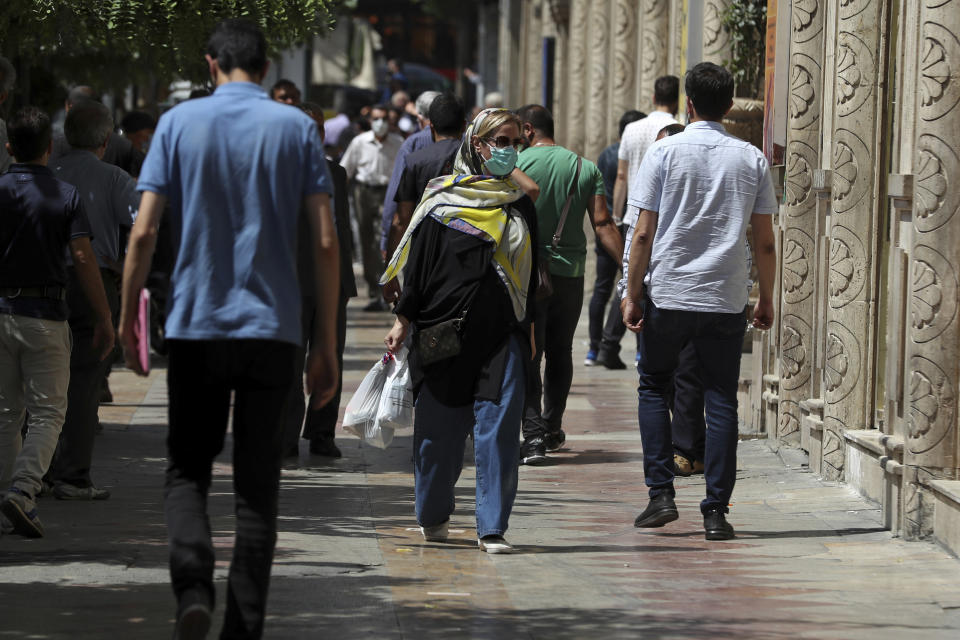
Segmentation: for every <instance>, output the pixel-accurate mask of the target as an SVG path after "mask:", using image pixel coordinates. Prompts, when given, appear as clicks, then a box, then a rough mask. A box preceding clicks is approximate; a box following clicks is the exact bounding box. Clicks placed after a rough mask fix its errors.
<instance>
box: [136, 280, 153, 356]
mask: <svg viewBox="0 0 960 640" xmlns="http://www.w3.org/2000/svg"><path fill="white" fill-rule="evenodd" d="M133 333H134V335H135V336H136V337H137V358H139V360H140V367H141V368H142V369H143V373H144V374H147V373H150V290H149V289H141V290H140V303H139V305H138V307H137V321H136V324H135V325H134V330H133Z"/></svg>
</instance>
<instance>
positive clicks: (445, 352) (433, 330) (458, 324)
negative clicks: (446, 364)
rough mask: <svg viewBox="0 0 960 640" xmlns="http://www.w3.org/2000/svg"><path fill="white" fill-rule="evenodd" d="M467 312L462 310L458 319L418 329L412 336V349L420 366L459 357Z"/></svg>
mask: <svg viewBox="0 0 960 640" xmlns="http://www.w3.org/2000/svg"><path fill="white" fill-rule="evenodd" d="M467 311H468V309H464V310H463V313H461V314H460V317H459V318H454V319H453V320H446V321H444V322H440V323H438V324H435V325H433V326H432V327H425V328H423V329H418V330H417V332H416V333H415V334H413V342H414V347H415V348H416V350H417V355H419V356H420V364H422V365H423V366H427V365H431V364H433V363H435V362H440V361H441V360H446V359H447V358H452V357H454V356H457V355H460V349H461V347H462V338H463V325H464V323H465V322H466V319H467Z"/></svg>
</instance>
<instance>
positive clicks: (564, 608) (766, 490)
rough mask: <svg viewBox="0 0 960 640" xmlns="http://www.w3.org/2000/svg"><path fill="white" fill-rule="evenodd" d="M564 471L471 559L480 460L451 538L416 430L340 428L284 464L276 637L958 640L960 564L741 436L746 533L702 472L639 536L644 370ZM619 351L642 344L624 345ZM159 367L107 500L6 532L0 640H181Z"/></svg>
mask: <svg viewBox="0 0 960 640" xmlns="http://www.w3.org/2000/svg"><path fill="white" fill-rule="evenodd" d="M360 304H361V302H356V301H355V303H354V305H351V311H350V331H349V334H348V338H347V344H348V345H349V346H348V348H347V354H346V364H345V369H346V378H345V387H346V390H345V394H344V395H345V400H346V398H349V395H350V392H351V391H352V390H353V389H354V388H356V385H357V384H358V383H359V381H360V379H361V378H362V377H363V375H364V373H365V372H366V371H367V369H368V368H369V366H370V365H372V363H373V361H374V359H375V358H376V357H377V356H378V355H379V354H380V353H381V350H382V349H381V346H380V345H381V340H382V338H383V335H384V333H385V330H386V327H387V325H388V322H389V316H388V315H387V314H364V313H361V312H359V311H358V310H357V309H358V307H359V305H360ZM585 333H586V327H585V319H584V320H583V321H582V322H581V327H580V329H579V334H578V338H577V343H576V345H575V351H574V356H575V361H576V372H575V380H574V388H573V393H572V395H571V400H570V403H569V405H568V414H567V418H566V421H565V428H566V430H567V433H568V439H567V449H566V450H565V451H563V452H560V453H559V454H557V455H555V456H553V463H552V464H551V465H549V466H545V467H538V468H529V467H524V468H521V472H520V494H519V497H518V500H517V504H516V507H515V509H514V514H513V517H512V519H511V528H510V531H509V532H508V539H509V540H510V541H511V542H512V543H513V544H514V545H516V546H517V548H518V551H519V553H518V554H516V555H513V556H488V555H486V554H483V553H481V552H479V551H478V550H477V548H476V539H475V535H474V530H473V526H474V520H473V513H472V511H473V504H472V503H473V467H472V459H471V454H470V453H469V452H468V454H467V458H468V459H467V460H466V466H465V469H464V474H463V478H462V479H461V481H460V484H459V487H458V510H457V512H456V514H455V516H454V518H453V521H452V531H451V534H452V535H451V541H450V543H448V544H427V543H424V542H423V541H422V539H421V537H420V535H419V532H418V530H417V529H416V522H415V519H414V515H413V477H412V463H411V434H410V433H409V432H407V433H401V434H399V435H398V437H397V438H396V440H395V441H394V442H393V444H392V445H391V446H390V447H389V448H388V449H386V450H385V451H380V450H377V449H373V448H370V447H367V446H360V445H359V443H358V441H357V440H356V439H355V438H352V437H349V436H346V435H343V436H341V437H340V444H341V448H342V449H343V451H344V458H343V459H341V460H337V461H332V462H329V461H328V462H325V461H324V459H320V458H311V457H310V456H308V455H307V453H306V447H305V446H304V447H303V448H302V450H303V453H302V457H301V460H300V464H298V465H296V466H294V467H292V468H289V469H287V470H285V472H284V481H283V485H282V489H281V505H280V510H281V518H280V524H279V528H280V534H279V542H278V545H277V554H276V562H275V565H274V571H273V581H272V585H271V593H270V605H269V613H270V615H269V619H268V622H267V631H266V637H267V638H320V637H331V638H341V639H346V638H378V639H394V638H397V639H399V638H444V639H452V638H491V639H492V638H498V639H499V638H545V639H546V638H551V639H553V638H571V639H574V638H705V639H706V638H711V639H713V638H731V637H739V638H757V639H773V638H818V639H820V638H831V639H832V638H864V639H867V638H870V639H881V638H920V637H923V638H924V639H925V640H932V639H936V638H945V639H946V638H951V639H953V638H957V637H960V562H958V561H957V560H956V559H954V558H952V557H951V556H949V555H948V554H947V553H946V552H944V551H943V550H942V549H940V548H938V547H936V546H933V545H932V544H927V543H905V542H903V541H901V540H899V539H895V538H892V537H891V536H890V534H889V533H887V532H886V531H884V530H883V529H882V528H881V526H880V521H879V511H878V510H877V509H876V507H875V505H871V504H868V503H867V502H865V501H864V500H862V499H860V498H859V497H858V496H856V495H854V493H853V492H852V491H850V490H849V489H848V488H846V487H843V486H838V485H834V484H829V483H824V482H821V481H818V480H817V479H816V478H814V477H813V476H812V475H811V474H810V473H808V472H807V471H806V470H805V469H803V468H786V467H785V466H784V464H783V463H782V462H781V460H780V459H779V458H778V457H776V456H775V455H773V454H771V453H770V452H769V450H768V449H767V447H766V444H765V442H763V441H748V442H743V443H742V444H741V448H740V459H739V467H740V471H739V472H738V484H737V489H736V491H735V493H734V504H733V507H732V510H731V514H730V521H731V523H733V524H734V526H735V527H736V528H737V534H738V535H737V539H736V540H733V541H729V542H711V543H708V542H706V541H705V540H704V539H703V532H702V528H701V525H702V523H701V519H700V515H699V509H698V503H699V500H700V499H701V497H702V495H703V481H702V478H693V479H679V481H678V483H677V488H678V496H677V502H678V506H679V508H680V512H681V513H680V520H679V521H677V522H675V523H672V524H670V525H668V526H667V527H665V528H663V529H659V530H638V529H635V528H634V527H633V526H632V525H633V519H634V517H635V516H636V515H637V513H638V512H639V511H640V510H641V509H642V508H643V507H644V505H645V504H646V497H645V496H646V492H645V489H644V486H643V477H642V465H641V460H642V453H641V450H640V438H639V434H638V433H637V429H636V416H635V407H636V403H635V374H634V373H633V372H631V371H626V372H611V371H606V370H603V369H596V368H593V369H588V368H585V367H583V366H582V365H581V362H582V358H583V355H584V352H585V350H586V349H585V347H584V346H583V345H582V344H581V340H582V339H584V337H585ZM624 344H627V343H626V342H625V343H624ZM164 374H165V371H164V370H163V369H162V368H158V369H156V370H155V371H154V373H153V374H152V375H151V376H150V378H148V379H139V378H135V377H134V376H133V375H131V374H130V373H129V372H126V371H122V370H120V371H116V372H115V373H114V375H113V376H112V377H111V384H112V386H113V391H114V396H115V398H116V401H117V404H116V405H113V406H104V407H102V409H101V419H102V421H103V422H104V426H105V429H104V433H103V434H102V435H101V436H100V437H99V438H98V441H97V453H96V456H97V457H96V464H95V468H94V477H95V479H96V481H97V482H98V483H99V484H102V485H104V486H107V487H109V488H111V489H112V491H113V497H112V498H111V499H110V500H109V501H107V502H102V503H70V502H57V501H55V500H53V499H44V500H42V501H41V502H40V516H41V518H42V519H43V522H44V524H45V525H46V528H47V532H48V533H47V537H45V538H43V539H41V540H26V539H24V538H20V537H18V536H3V537H2V538H0V638H70V639H71V640H81V639H88V638H89V639H104V638H109V639H117V640H119V639H126V638H138V639H141V638H142V639H152V638H169V637H170V635H171V631H172V615H173V607H174V603H173V598H172V592H171V590H170V587H169V584H168V574H167V565H166V537H165V528H164V524H163V517H162V511H161V505H160V500H161V487H162V476H163V469H164V437H165V419H166V394H165V389H166V385H165V381H164ZM228 461H229V451H227V452H225V453H224V454H223V455H222V456H221V457H220V459H219V462H218V464H217V466H216V469H215V479H214V484H213V488H212V491H211V497H210V512H211V514H212V518H211V528H212V530H213V531H214V536H215V541H216V544H217V548H218V560H219V562H218V567H219V574H218V575H219V577H220V581H219V582H218V594H217V596H218V603H217V604H218V608H217V612H216V613H215V626H214V630H213V631H214V632H217V631H218V629H219V623H220V615H221V614H222V602H223V600H222V598H223V593H224V585H223V582H222V579H223V577H224V574H225V568H226V563H227V561H228V559H229V554H230V547H231V545H232V531H233V517H232V510H233V502H232V494H231V476H230V467H229V464H228ZM211 637H216V635H215V634H214V633H211Z"/></svg>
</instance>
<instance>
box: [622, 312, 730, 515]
mask: <svg viewBox="0 0 960 640" xmlns="http://www.w3.org/2000/svg"><path fill="white" fill-rule="evenodd" d="M745 330H746V315H745V314H744V313H743V312H740V313H708V312H700V311H675V310H672V309H658V308H657V307H656V306H655V305H654V304H653V303H652V302H651V301H650V299H649V298H647V299H646V305H645V307H644V329H643V332H641V334H640V338H641V340H640V349H641V353H642V355H641V359H640V364H639V366H638V371H639V373H640V384H639V386H638V387H637V415H638V419H639V422H640V438H641V440H642V442H643V473H644V476H645V479H646V484H647V486H648V487H649V488H650V497H651V498H653V497H655V496H657V495H659V494H661V493H663V492H669V493H670V494H671V495H673V494H674V489H673V439H672V436H671V430H670V412H669V408H668V405H667V396H668V389H669V387H670V386H671V385H672V384H673V376H674V372H675V371H676V369H677V362H678V359H679V356H680V352H681V351H682V350H683V348H684V347H685V346H686V345H687V344H689V343H692V344H693V348H694V350H695V351H696V357H697V360H698V361H699V365H700V367H701V369H700V371H701V380H702V382H703V392H704V404H705V408H706V414H707V420H706V422H707V434H706V447H705V452H704V461H703V462H704V476H705V478H706V481H707V496H706V498H705V499H704V500H703V502H701V503H700V510H701V511H703V512H704V513H705V512H706V511H707V510H709V509H712V508H716V507H721V508H723V509H724V511H726V509H727V505H728V503H729V502H730V496H731V495H732V494H733V485H734V483H735V482H736V478H737V436H738V431H737V381H738V378H739V376H740V354H741V351H742V347H743V334H744V331H745Z"/></svg>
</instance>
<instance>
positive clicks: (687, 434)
mask: <svg viewBox="0 0 960 640" xmlns="http://www.w3.org/2000/svg"><path fill="white" fill-rule="evenodd" d="M669 390H670V395H671V396H672V397H668V398H667V402H668V405H669V406H670V407H672V409H673V416H672V418H671V420H670V429H671V433H672V438H673V450H674V451H675V452H676V453H679V454H681V455H682V456H683V457H685V458H686V459H687V460H700V461H703V459H704V458H703V449H704V444H705V442H706V433H707V425H706V422H705V421H704V417H703V381H702V380H701V378H700V361H699V360H698V358H697V351H696V349H695V348H694V346H693V343H692V342H691V343H688V344H687V346H685V347H684V348H683V349H682V350H681V351H680V355H679V357H678V358H677V370H676V371H675V372H674V374H673V386H672V387H670V388H669Z"/></svg>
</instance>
